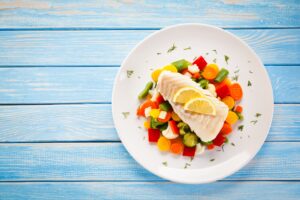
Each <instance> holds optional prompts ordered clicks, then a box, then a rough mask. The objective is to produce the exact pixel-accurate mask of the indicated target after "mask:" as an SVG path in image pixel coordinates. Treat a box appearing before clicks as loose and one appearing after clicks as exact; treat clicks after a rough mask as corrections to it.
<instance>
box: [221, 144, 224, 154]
mask: <svg viewBox="0 0 300 200" xmlns="http://www.w3.org/2000/svg"><path fill="white" fill-rule="evenodd" d="M221 148H222V151H223V152H224V144H223V145H222V146H221Z"/></svg>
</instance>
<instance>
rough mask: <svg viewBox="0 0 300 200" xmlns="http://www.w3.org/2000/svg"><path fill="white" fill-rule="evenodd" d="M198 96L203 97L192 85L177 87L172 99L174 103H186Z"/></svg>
mask: <svg viewBox="0 0 300 200" xmlns="http://www.w3.org/2000/svg"><path fill="white" fill-rule="evenodd" d="M199 97H204V95H203V94H202V93H201V92H200V91H199V90H197V89H196V88H192V87H184V88H181V89H179V90H178V91H177V92H176V93H175V95H174V97H173V101H174V102H176V103H183V104H184V103H186V102H188V101H189V100H191V99H195V98H199Z"/></svg>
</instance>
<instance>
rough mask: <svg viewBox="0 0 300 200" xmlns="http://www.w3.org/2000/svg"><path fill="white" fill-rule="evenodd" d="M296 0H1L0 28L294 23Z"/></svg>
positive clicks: (297, 8)
mask: <svg viewBox="0 0 300 200" xmlns="http://www.w3.org/2000/svg"><path fill="white" fill-rule="evenodd" d="M299 9H300V6H299V3H297V0H289V1H288V3H287V2H286V1H284V0H276V1H272V3H270V2H268V1H266V2H264V1H259V0H255V1H243V0H218V1H191V0H184V1H172V0H167V1H164V2H163V3H162V2H161V1H159V0H154V1H148V0H146V1H137V0H121V1H110V0H103V1H97V0H87V1H81V2H76V3H74V2H73V1H49V0H48V1H42V2H39V1H34V0H27V1H17V0H14V1H4V2H2V3H1V4H0V10H1V20H0V27H1V28H20V27H21V28H31V27H51V28H52V27H64V28H65V27H100V28H102V27H104V28H106V27H117V28H119V27H138V28H141V27H163V26H167V25H171V24H177V23H186V22H197V23H208V24H213V25H219V26H225V27H228V26H231V27H232V26H235V27H297V26H298V27H299V26H300V21H299V18H300V15H299V12H298V11H299Z"/></svg>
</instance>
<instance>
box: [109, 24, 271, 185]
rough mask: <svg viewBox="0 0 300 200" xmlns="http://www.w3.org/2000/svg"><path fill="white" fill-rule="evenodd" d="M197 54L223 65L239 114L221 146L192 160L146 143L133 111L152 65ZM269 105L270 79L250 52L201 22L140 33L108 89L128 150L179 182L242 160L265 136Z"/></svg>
mask: <svg viewBox="0 0 300 200" xmlns="http://www.w3.org/2000/svg"><path fill="white" fill-rule="evenodd" d="M200 55H202V56H204V58H205V59H206V60H207V61H208V63H213V62H216V63H217V64H218V65H219V66H220V67H225V68H227V69H228V70H229V71H230V78H232V79H238V82H239V83H240V84H241V85H242V88H243V91H244V96H243V99H242V101H241V102H240V104H241V105H242V106H243V108H244V111H243V115H244V120H243V121H241V122H239V123H237V124H236V125H235V126H234V130H233V132H232V133H231V134H230V135H229V137H228V139H229V142H228V143H227V144H225V145H224V146H223V147H222V148H221V147H220V148H219V147H218V148H215V149H214V150H212V151H206V152H205V153H204V154H202V155H199V156H196V157H195V158H194V159H193V160H192V159H190V158H189V157H184V156H175V155H173V154H171V153H169V152H168V153H162V152H160V151H159V150H158V149H157V147H156V145H155V144H150V143H149V142H148V138H147V131H146V130H145V129H144V128H143V122H144V121H145V119H139V118H137V117H136V109H137V107H138V105H139V104H140V102H139V101H138V98H137V96H138V94H139V92H140V91H141V90H142V89H143V88H144V87H145V84H146V83H147V82H148V81H150V80H151V72H152V70H153V69H155V68H158V67H162V66H164V65H167V64H169V63H171V62H173V61H176V60H179V59H186V60H189V61H193V59H194V58H195V57H198V56H200ZM226 60H227V61H226ZM261 97H263V99H261ZM273 106H274V105H273V94H272V87H271V83H270V80H269V77H268V74H267V72H266V70H265V68H264V66H263V64H262V62H261V61H260V59H259V58H258V56H257V55H256V54H255V52H254V51H253V50H252V49H251V48H250V47H249V46H248V45H247V44H246V43H245V42H243V41H241V40H240V39H239V38H237V37H236V36H234V35H232V34H231V33H229V32H227V31H224V30H223V29H220V28H217V27H213V26H208V25H203V24H181V25H175V26H171V27H167V28H164V29H162V30H160V31H157V32H155V33H153V34H151V35H150V36H148V37H147V38H145V39H144V40H143V41H142V42H140V43H139V44H138V45H137V46H136V47H135V48H134V49H133V50H132V51H131V52H130V53H129V55H128V56H127V58H126V59H125V60H124V61H123V63H122V65H121V68H120V70H119V72H118V74H117V77H116V79H115V83H114V88H113V94H112V112H113V119H114V123H115V126H116V129H117V131H118V134H119V137H120V139H121V141H122V143H123V144H124V146H125V147H126V149H127V150H128V152H129V153H130V154H131V155H132V157H133V158H134V159H135V160H136V161H137V162H138V163H139V164H141V165H142V166H143V167H144V168H146V169H147V170H149V171H151V172H152V173H154V174H156V175H158V176H160V177H162V178H165V179H168V180H171V181H175V182H180V183H207V182H212V181H215V180H219V179H223V178H225V177H227V176H229V175H231V174H233V173H234V172H236V171H238V170H239V169H241V168H242V167H243V166H245V165H246V164H247V163H248V162H249V161H250V160H251V159H252V158H253V157H254V156H255V154H256V153H257V152H258V151H259V149H260V148H261V146H262V144H263V143H264V141H265V139H266V137H267V134H268V132H269V129H270V126H271V122H272V115H273ZM242 126H243V127H242Z"/></svg>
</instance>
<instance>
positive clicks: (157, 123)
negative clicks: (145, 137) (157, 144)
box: [150, 117, 168, 129]
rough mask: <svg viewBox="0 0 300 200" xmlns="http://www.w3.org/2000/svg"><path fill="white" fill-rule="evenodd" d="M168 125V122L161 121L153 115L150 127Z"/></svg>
mask: <svg viewBox="0 0 300 200" xmlns="http://www.w3.org/2000/svg"><path fill="white" fill-rule="evenodd" d="M166 126H168V123H164V122H159V121H157V120H155V119H154V118H153V117H151V119H150V127H151V128H153V129H164V128H167V127H166Z"/></svg>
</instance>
